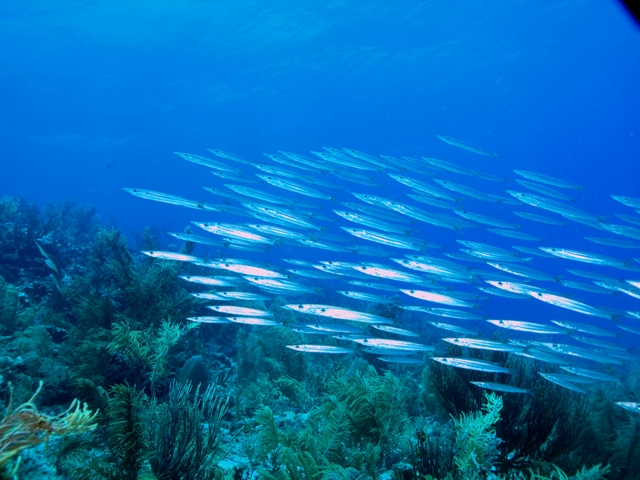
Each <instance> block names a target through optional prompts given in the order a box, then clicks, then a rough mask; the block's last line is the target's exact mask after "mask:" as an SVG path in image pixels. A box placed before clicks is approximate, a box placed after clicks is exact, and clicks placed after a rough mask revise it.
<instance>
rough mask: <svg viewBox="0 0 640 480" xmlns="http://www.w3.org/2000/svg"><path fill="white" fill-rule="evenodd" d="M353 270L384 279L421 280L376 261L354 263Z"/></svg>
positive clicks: (417, 281)
mask: <svg viewBox="0 0 640 480" xmlns="http://www.w3.org/2000/svg"><path fill="white" fill-rule="evenodd" d="M353 269H354V270H357V271H358V272H361V273H364V274H366V275H371V276H373V277H378V278H384V279H386V280H395V281H399V282H414V283H420V282H422V278H421V277H419V276H417V275H413V274H411V273H405V272H403V271H401V270H396V269H393V268H389V267H387V266H385V265H379V264H376V263H366V264H363V265H355V266H354V267H353Z"/></svg>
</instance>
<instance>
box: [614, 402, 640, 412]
mask: <svg viewBox="0 0 640 480" xmlns="http://www.w3.org/2000/svg"><path fill="white" fill-rule="evenodd" d="M616 405H618V406H619V407H622V408H624V409H625V410H629V411H630V412H633V413H640V403H639V402H616Z"/></svg>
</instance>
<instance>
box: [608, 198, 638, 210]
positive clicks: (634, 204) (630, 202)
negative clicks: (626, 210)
mask: <svg viewBox="0 0 640 480" xmlns="http://www.w3.org/2000/svg"><path fill="white" fill-rule="evenodd" d="M611 198H613V199H614V200H615V201H616V202H620V203H622V204H623V205H626V206H627V207H631V208H640V198H637V197H627V196H624V195H611Z"/></svg>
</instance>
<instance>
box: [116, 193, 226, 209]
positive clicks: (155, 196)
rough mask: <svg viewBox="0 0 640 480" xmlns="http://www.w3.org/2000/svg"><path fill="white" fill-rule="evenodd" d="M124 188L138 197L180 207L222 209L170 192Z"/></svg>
mask: <svg viewBox="0 0 640 480" xmlns="http://www.w3.org/2000/svg"><path fill="white" fill-rule="evenodd" d="M123 190H124V191H125V192H128V193H130V194H131V195H134V196H136V197H140V198H145V199H147V200H153V201H154V202H162V203H169V204H171V205H178V206H180V207H187V208H193V209H194V210H208V211H210V212H219V211H220V208H219V207H218V206H216V205H211V204H208V203H204V202H198V201H197V200H189V199H188V198H184V197H179V196H177V195H171V194H169V193H162V192H156V191H153V190H142V189H140V188H123Z"/></svg>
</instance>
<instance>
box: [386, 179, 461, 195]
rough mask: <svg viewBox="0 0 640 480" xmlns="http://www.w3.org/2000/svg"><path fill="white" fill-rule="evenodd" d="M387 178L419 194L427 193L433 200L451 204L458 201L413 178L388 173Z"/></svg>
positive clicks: (442, 191)
mask: <svg viewBox="0 0 640 480" xmlns="http://www.w3.org/2000/svg"><path fill="white" fill-rule="evenodd" d="M389 176H390V177H391V178H393V179H394V180H395V181H397V182H400V183H402V184H403V185H406V186H407V187H411V188H413V189H414V190H418V191H419V192H423V193H427V194H429V195H431V196H433V197H435V198H439V199H441V200H449V201H451V202H457V201H458V199H457V198H456V197H454V196H452V195H450V194H448V193H447V192H445V191H444V190H440V189H439V188H437V187H435V186H433V185H431V184H430V183H426V182H423V181H421V180H416V179H415V178H410V177H405V176H404V175H396V174H394V173H390V174H389Z"/></svg>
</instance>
